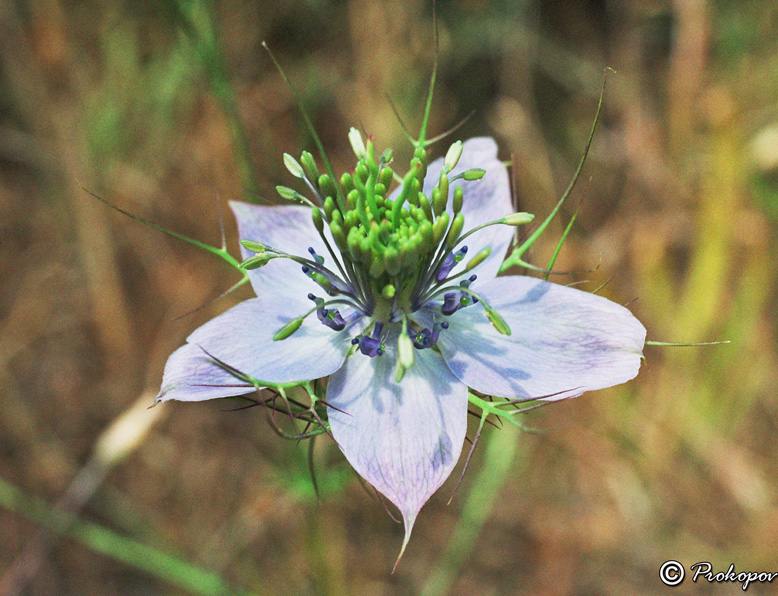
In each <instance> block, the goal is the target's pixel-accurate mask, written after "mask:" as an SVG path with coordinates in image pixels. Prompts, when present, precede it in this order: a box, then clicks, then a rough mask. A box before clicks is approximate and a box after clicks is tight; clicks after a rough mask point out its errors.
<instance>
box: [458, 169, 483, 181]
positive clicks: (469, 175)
mask: <svg viewBox="0 0 778 596" xmlns="http://www.w3.org/2000/svg"><path fill="white" fill-rule="evenodd" d="M484 174H486V170H484V169H481V168H472V169H470V170H465V171H464V172H462V178H464V179H465V180H480V179H481V178H483V177H484Z"/></svg>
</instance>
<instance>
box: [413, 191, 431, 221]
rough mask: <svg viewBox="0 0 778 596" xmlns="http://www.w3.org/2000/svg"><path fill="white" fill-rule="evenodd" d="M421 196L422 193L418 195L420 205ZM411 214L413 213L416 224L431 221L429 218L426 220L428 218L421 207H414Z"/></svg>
mask: <svg viewBox="0 0 778 596" xmlns="http://www.w3.org/2000/svg"><path fill="white" fill-rule="evenodd" d="M423 196H424V195H423V194H422V193H419V202H420V203H421V198H422V197H423ZM425 198H426V197H425ZM427 207H429V203H428V204H427ZM412 213H413V219H414V220H415V221H416V222H417V223H421V222H423V221H429V219H431V218H428V217H427V214H426V213H425V212H424V209H422V208H421V207H415V208H414V209H413V212H412Z"/></svg>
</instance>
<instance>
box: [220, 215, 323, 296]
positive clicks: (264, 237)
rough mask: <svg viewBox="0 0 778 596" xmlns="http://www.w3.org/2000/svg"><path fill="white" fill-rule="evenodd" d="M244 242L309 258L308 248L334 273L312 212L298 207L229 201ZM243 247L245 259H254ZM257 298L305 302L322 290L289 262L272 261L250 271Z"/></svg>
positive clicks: (293, 263) (296, 265)
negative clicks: (260, 244) (311, 294)
mask: <svg viewBox="0 0 778 596" xmlns="http://www.w3.org/2000/svg"><path fill="white" fill-rule="evenodd" d="M230 207H231V208H232V212H233V213H234V214H235V219H236V220H237V222H238V234H239V237H240V239H241V240H254V241H255V242H262V243H263V244H267V245H268V246H272V247H273V248H275V249H277V250H280V251H283V252H285V253H287V254H290V255H294V256H298V257H305V258H310V254H309V253H308V247H309V246H312V247H313V249H314V250H315V251H316V252H317V253H318V254H320V255H321V256H323V257H325V258H326V261H325V263H324V265H325V267H328V268H330V269H331V270H333V271H334V270H335V265H334V264H333V263H332V262H331V260H332V259H331V257H330V255H329V253H327V247H326V246H325V245H324V242H323V241H322V239H321V236H319V233H318V232H317V231H316V228H315V227H314V226H313V221H312V220H311V209H310V208H309V207H300V206H297V205H280V206H273V207H265V206H261V205H250V204H248V203H239V202H237V201H230ZM252 254H254V253H251V252H249V251H247V250H246V249H245V248H243V247H242V246H241V255H242V256H243V258H244V259H245V258H246V257H248V256H250V255H252ZM249 277H250V278H251V285H252V287H253V288H254V293H255V294H256V295H257V296H265V295H268V294H271V295H277V296H291V297H292V298H298V299H305V297H306V296H307V295H308V293H309V292H313V293H314V294H317V295H320V294H321V293H322V289H321V287H319V285H318V284H317V283H316V282H314V281H313V280H311V279H310V278H309V277H308V276H307V275H305V274H304V273H303V272H302V265H300V264H299V263H295V262H294V261H292V260H290V259H273V260H271V261H270V262H269V263H268V264H267V265H265V266H264V267H262V268H260V269H254V270H253V271H249Z"/></svg>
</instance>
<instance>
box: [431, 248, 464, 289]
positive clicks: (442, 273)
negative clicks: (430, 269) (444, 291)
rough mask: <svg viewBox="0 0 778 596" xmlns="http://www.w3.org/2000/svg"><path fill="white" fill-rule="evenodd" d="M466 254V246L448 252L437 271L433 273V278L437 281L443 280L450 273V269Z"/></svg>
mask: <svg viewBox="0 0 778 596" xmlns="http://www.w3.org/2000/svg"><path fill="white" fill-rule="evenodd" d="M466 254H467V246H463V247H462V248H460V249H459V250H458V251H456V252H455V253H450V254H449V255H448V256H447V257H446V258H445V260H444V261H443V264H442V265H441V266H440V268H439V269H438V273H437V274H436V275H435V279H436V280H437V281H443V280H444V279H446V278H447V277H448V274H449V273H451V270H452V269H453V268H454V267H456V266H457V265H458V264H459V263H461V262H462V259H464V258H465V255H466Z"/></svg>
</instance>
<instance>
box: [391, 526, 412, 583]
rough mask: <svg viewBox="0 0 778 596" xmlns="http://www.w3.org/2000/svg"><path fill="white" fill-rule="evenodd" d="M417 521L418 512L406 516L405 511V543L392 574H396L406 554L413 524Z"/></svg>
mask: <svg viewBox="0 0 778 596" xmlns="http://www.w3.org/2000/svg"><path fill="white" fill-rule="evenodd" d="M417 513H418V512H417ZM415 522H416V514H414V515H413V516H406V515H405V513H403V524H404V525H405V537H404V538H403V543H402V546H401V547H400V554H398V555H397V560H396V561H395V562H394V566H393V567H392V575H394V572H395V571H396V570H397V565H398V564H399V563H400V559H402V558H403V555H404V554H405V547H406V546H408V541H409V540H410V539H411V532H413V524H414V523H415Z"/></svg>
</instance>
